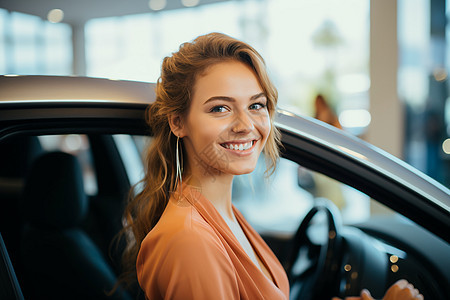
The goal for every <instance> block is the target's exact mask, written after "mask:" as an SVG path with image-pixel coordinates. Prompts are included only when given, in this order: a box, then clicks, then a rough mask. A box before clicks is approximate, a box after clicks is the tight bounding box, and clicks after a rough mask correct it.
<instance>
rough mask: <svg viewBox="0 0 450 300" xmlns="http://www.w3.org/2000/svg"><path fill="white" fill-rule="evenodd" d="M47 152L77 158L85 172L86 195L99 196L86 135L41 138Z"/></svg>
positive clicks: (46, 136)
mask: <svg viewBox="0 0 450 300" xmlns="http://www.w3.org/2000/svg"><path fill="white" fill-rule="evenodd" d="M39 141H40V143H41V145H42V148H43V149H44V150H45V151H63V152H67V153H70V154H72V155H74V156H76V157H77V158H78V160H79V162H80V164H81V168H82V171H83V182H84V189H85V192H86V194H88V195H95V194H97V190H98V189H97V180H96V176H95V169H94V166H93V162H92V155H91V152H90V146H89V140H88V138H87V136H86V135H80V134H70V135H45V136H39Z"/></svg>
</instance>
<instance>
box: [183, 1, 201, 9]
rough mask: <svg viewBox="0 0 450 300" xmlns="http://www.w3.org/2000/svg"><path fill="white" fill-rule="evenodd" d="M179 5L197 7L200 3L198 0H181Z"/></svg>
mask: <svg viewBox="0 0 450 300" xmlns="http://www.w3.org/2000/svg"><path fill="white" fill-rule="evenodd" d="M181 3H182V4H183V5H184V6H186V7H193V6H197V5H198V4H199V3H200V0H181Z"/></svg>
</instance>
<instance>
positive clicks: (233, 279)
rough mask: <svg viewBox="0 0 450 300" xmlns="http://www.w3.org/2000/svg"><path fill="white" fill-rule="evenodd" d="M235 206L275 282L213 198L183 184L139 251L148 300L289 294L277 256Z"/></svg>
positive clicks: (142, 283)
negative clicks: (245, 248) (218, 208)
mask: <svg viewBox="0 0 450 300" xmlns="http://www.w3.org/2000/svg"><path fill="white" fill-rule="evenodd" d="M233 210H234V214H235V216H236V219H237V221H238V222H239V224H240V225H241V227H242V230H243V231H244V233H245V235H246V236H247V238H248V240H249V241H250V244H251V245H252V247H253V249H254V251H255V253H256V255H258V256H259V258H260V260H261V261H262V263H263V264H264V265H265V267H266V268H267V270H268V271H269V273H270V274H271V276H272V278H273V281H272V280H270V279H269V278H268V277H267V276H266V275H265V274H264V273H263V272H262V271H261V270H260V269H259V267H257V266H256V265H255V264H254V263H253V261H252V260H251V259H250V257H249V256H248V255H247V254H246V252H245V251H244V249H243V248H242V246H241V245H240V243H239V242H238V240H237V239H236V238H235V236H234V235H233V233H232V232H231V230H230V229H229V227H228V225H227V224H226V223H225V221H224V219H223V218H222V217H221V216H220V214H219V212H218V211H217V210H216V209H215V207H214V206H213V205H212V203H211V202H210V201H209V200H207V199H206V198H205V197H204V196H203V195H202V194H201V193H200V192H199V191H198V190H197V189H196V188H194V187H192V186H188V185H183V197H179V200H176V199H174V198H172V199H171V200H170V201H169V203H168V205H167V207H166V209H165V211H164V213H163V215H162V216H161V219H160V220H159V222H158V223H157V225H156V226H155V227H154V228H153V229H152V230H151V231H150V232H149V233H148V234H147V236H146V237H145V239H144V240H143V242H142V245H141V248H140V250H139V253H138V258H137V262H136V269H137V276H138V280H139V284H140V286H141V288H142V289H143V290H144V292H145V295H146V298H147V299H151V300H155V299H271V300H277V299H286V300H287V299H289V282H288V279H287V276H286V273H285V271H284V269H283V267H282V266H281V264H280V263H279V261H278V259H277V258H276V256H275V255H274V254H273V253H272V251H271V250H270V248H269V247H268V246H267V245H266V243H265V242H264V241H263V239H262V238H261V237H260V236H259V234H258V233H257V232H256V231H255V230H254V229H253V228H251V227H250V225H249V224H248V223H247V221H246V220H245V219H244V217H243V216H242V215H241V213H240V212H239V211H238V210H237V209H236V208H235V207H234V206H233Z"/></svg>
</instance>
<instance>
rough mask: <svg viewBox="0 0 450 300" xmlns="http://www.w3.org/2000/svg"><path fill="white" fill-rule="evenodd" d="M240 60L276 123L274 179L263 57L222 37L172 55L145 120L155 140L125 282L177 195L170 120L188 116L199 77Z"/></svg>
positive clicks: (133, 206) (128, 227)
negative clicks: (146, 240) (253, 76)
mask: <svg viewBox="0 0 450 300" xmlns="http://www.w3.org/2000/svg"><path fill="white" fill-rule="evenodd" d="M230 60H233V61H239V62H242V63H244V64H246V65H248V66H250V67H251V68H252V69H253V71H254V72H255V74H256V76H257V78H258V80H259V84H260V85H261V87H262V89H263V92H264V93H265V95H266V97H267V100H268V101H267V109H268V113H269V116H270V120H271V124H272V126H271V131H270V133H269V136H268V139H267V142H266V145H265V147H264V150H263V152H264V154H265V157H266V163H267V170H268V171H267V174H271V173H272V172H273V171H274V169H275V167H276V162H277V159H278V157H279V144H280V133H279V131H278V130H277V128H276V127H275V126H273V119H274V115H275V108H276V104H277V99H278V94H277V90H276V89H275V87H274V85H273V84H272V83H271V81H270V80H269V76H268V74H267V71H266V67H265V63H264V60H263V58H262V57H261V56H260V54H259V53H258V52H257V51H256V50H255V49H253V48H252V47H251V46H249V45H248V44H246V43H244V42H242V41H239V40H237V39H234V38H232V37H229V36H227V35H225V34H221V33H210V34H206V35H202V36H199V37H198V38H196V39H195V40H193V41H192V42H188V43H184V44H182V45H181V46H180V48H179V50H178V51H177V52H175V53H172V55H171V56H168V57H166V58H164V60H163V62H162V67H161V76H160V77H159V79H158V82H157V84H156V101H155V102H154V103H153V104H151V105H150V106H149V108H148V110H147V112H146V120H147V123H148V124H149V126H150V128H151V131H152V133H153V138H152V141H151V144H150V147H149V149H148V151H147V154H146V158H145V168H146V169H145V177H144V178H143V180H142V181H141V182H140V184H139V185H138V186H139V187H140V188H142V190H140V191H139V192H138V193H136V186H135V187H133V188H132V190H131V192H130V196H129V201H128V204H127V206H126V208H125V212H124V220H125V221H126V224H125V226H124V229H123V231H122V234H124V235H125V237H126V239H127V247H126V249H125V251H124V254H123V261H122V263H123V265H124V268H125V272H124V273H123V275H122V280H123V281H125V282H129V281H132V280H135V278H136V277H135V276H136V271H135V268H136V266H135V264H136V258H137V254H138V252H139V249H140V247H141V243H142V240H143V239H144V238H145V236H146V235H147V233H148V232H149V231H150V230H151V229H152V228H153V227H154V226H155V225H156V223H157V222H158V220H159V219H160V217H161V215H162V213H163V211H164V209H165V208H166V205H167V203H168V201H169V198H170V195H171V193H172V192H173V191H175V190H176V188H177V187H176V184H177V180H176V167H177V166H176V154H175V148H176V143H177V138H176V136H175V135H174V134H173V133H172V132H171V129H170V126H169V117H170V116H171V115H180V116H185V115H186V114H187V112H188V109H189V106H190V103H191V95H192V89H193V87H194V84H195V80H196V78H197V76H199V75H201V74H202V72H204V71H205V70H206V69H207V68H208V67H209V66H211V65H213V64H216V63H220V62H224V61H230Z"/></svg>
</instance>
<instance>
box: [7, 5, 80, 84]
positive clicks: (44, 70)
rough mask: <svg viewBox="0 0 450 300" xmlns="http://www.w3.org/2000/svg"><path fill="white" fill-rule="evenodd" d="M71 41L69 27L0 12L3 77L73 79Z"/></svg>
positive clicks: (22, 15) (13, 13)
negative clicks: (12, 75) (58, 76)
mask: <svg viewBox="0 0 450 300" xmlns="http://www.w3.org/2000/svg"><path fill="white" fill-rule="evenodd" d="M71 37H72V34H71V29H70V26H69V25H68V24H63V23H50V22H48V21H43V20H42V19H40V18H39V17H37V16H32V15H28V14H23V13H18V12H8V11H6V10H4V9H0V73H1V74H19V75H71V74H72V39H71Z"/></svg>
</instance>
